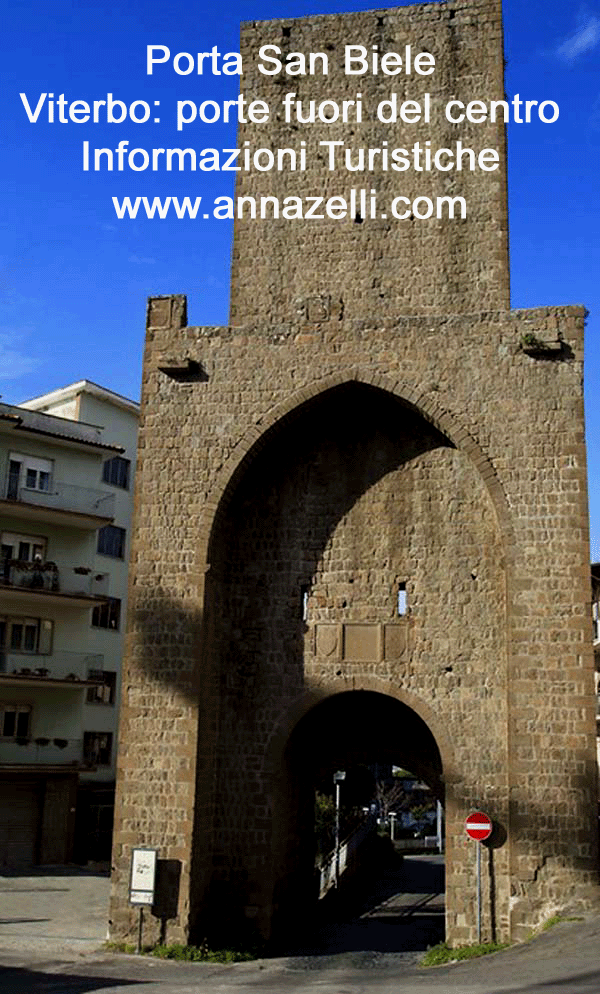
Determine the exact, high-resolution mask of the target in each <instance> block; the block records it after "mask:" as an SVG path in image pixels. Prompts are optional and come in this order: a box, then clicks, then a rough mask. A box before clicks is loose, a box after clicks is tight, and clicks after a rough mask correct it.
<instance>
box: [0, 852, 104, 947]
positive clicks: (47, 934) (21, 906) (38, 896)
mask: <svg viewBox="0 0 600 994" xmlns="http://www.w3.org/2000/svg"><path fill="white" fill-rule="evenodd" d="M27 873H28V875H27V876H17V875H12V874H11V875H10V876H0V953H1V952H2V951H4V950H13V951H17V952H18V951H22V952H27V951H35V952H36V953H37V952H39V953H52V954H53V955H55V956H70V955H77V956H78V955H81V954H89V953H92V952H94V951H96V950H98V949H99V948H100V947H101V946H102V943H103V942H104V941H105V939H106V930H107V919H108V895H109V889H110V878H109V875H108V871H106V872H102V871H97V870H96V871H95V870H89V869H80V868H79V867H74V866H56V867H48V866H45V867H43V868H40V870H39V871H36V870H33V869H32V870H29V871H27Z"/></svg>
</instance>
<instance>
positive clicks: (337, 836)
mask: <svg viewBox="0 0 600 994" xmlns="http://www.w3.org/2000/svg"><path fill="white" fill-rule="evenodd" d="M339 882H340V782H339V780H336V782H335V886H336V888H337V887H338V885H339Z"/></svg>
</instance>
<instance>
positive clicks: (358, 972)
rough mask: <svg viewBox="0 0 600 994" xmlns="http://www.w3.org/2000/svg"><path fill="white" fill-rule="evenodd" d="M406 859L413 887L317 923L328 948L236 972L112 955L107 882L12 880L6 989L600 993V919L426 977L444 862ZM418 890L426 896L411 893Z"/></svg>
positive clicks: (29, 992)
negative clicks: (427, 943)
mask: <svg viewBox="0 0 600 994" xmlns="http://www.w3.org/2000/svg"><path fill="white" fill-rule="evenodd" d="M421 859H423V858H421ZM407 863H408V867H405V868H404V878H403V884H404V887H405V890H404V891H399V890H398V889H397V886H396V885H397V883H398V882H399V881H401V882H402V877H401V876H396V873H397V871H396V870H394V871H391V872H390V873H388V874H384V875H383V877H382V879H381V881H380V883H379V885H378V887H379V895H376V896H375V897H374V896H373V894H369V893H367V892H366V891H365V892H363V893H362V895H360V894H359V895H357V896H356V898H355V900H354V902H353V904H352V905H348V907H347V909H346V911H347V913H346V915H345V916H344V917H345V921H344V922H342V924H341V925H336V926H335V927H334V926H333V925H330V926H329V931H327V926H326V924H324V923H321V925H320V926H319V928H324V929H325V932H320V933H319V932H318V929H317V932H316V933H315V936H314V937H315V939H318V941H319V942H320V946H316V945H315V948H314V949H313V950H312V951H311V954H310V955H309V950H308V949H307V948H304V949H298V950H297V951H296V952H295V954H294V955H293V956H289V957H286V958H280V959H272V960H262V961H257V962H254V963H240V964H236V965H234V966H217V965H211V964H202V963H200V964H180V963H172V962H165V961H161V960H154V959H151V958H147V957H144V958H137V957H134V956H122V955H113V954H107V953H105V952H103V951H102V947H101V943H102V941H103V939H104V929H105V917H104V916H105V912H104V908H105V907H106V900H107V897H108V879H107V878H106V877H104V876H99V875H91V874H89V873H88V874H86V873H80V874H77V875H73V874H72V873H69V872H66V871H65V870H62V871H61V870H57V871H56V872H55V873H54V874H53V875H48V874H45V875H43V876H42V875H41V874H39V875H35V876H30V877H27V878H25V877H2V878H0V908H1V912H0V964H1V966H0V994H37V992H39V994H87V992H97V994H118V992H123V991H124V990H125V989H127V988H133V989H134V990H135V994H192V992H194V994H254V992H256V994H259V992H260V994H262V992H266V994H271V992H273V994H288V992H289V994H367V992H369V994H392V992H394V994H396V992H398V991H403V992H407V994H413V992H414V994H442V992H443V994H512V992H514V994H516V992H523V994H525V992H526V994H588V992H589V994H592V992H593V994H596V992H599V991H600V965H599V963H600V958H599V955H598V954H599V951H600V917H593V918H589V919H588V920H586V921H584V922H569V923H563V924H561V925H558V926H556V927H555V928H554V929H552V930H551V931H549V932H547V933H545V934H543V935H542V936H540V937H539V938H538V939H536V940H534V941H532V942H530V943H526V944H524V945H521V946H517V947H514V948H512V949H509V950H506V951H505V952H502V953H498V954H496V955H495V956H491V957H485V958H484V959H481V960H476V961H473V962H471V963H459V964H455V965H450V966H447V967H441V968H438V969H434V970H427V971H424V970H421V969H420V968H419V967H418V966H417V965H416V963H415V959H416V958H417V957H416V954H415V948H414V947H415V945H416V944H418V942H419V941H422V939H423V935H422V934H421V938H420V939H419V929H420V928H421V927H422V925H423V922H424V921H425V920H426V919H431V923H430V924H432V925H433V924H435V923H436V920H437V919H439V908H440V899H439V896H437V894H438V893H439V892H437V891H436V883H435V882H436V879H437V880H439V871H440V867H439V865H438V866H437V869H436V862H435V860H433V861H431V863H430V866H429V870H425V872H423V869H424V868H423V867H422V866H421V867H419V866H418V864H416V863H412V861H407ZM411 873H412V874H414V876H413V877H411ZM411 886H412V887H416V886H420V887H421V888H422V890H421V891H420V892H417V891H416V890H414V891H412V892H411V891H410V890H409V889H408V888H409V887H411ZM427 888H429V889H427ZM419 893H420V897H419ZM377 897H380V898H381V900H379V901H377ZM436 908H437V909H438V910H437V911H436V910H435V909H436ZM426 909H427V910H426ZM361 923H362V924H361ZM390 928H393V929H394V931H396V930H403V929H404V930H405V938H404V940H403V941H402V942H400V943H396V946H398V945H403V948H402V949H400V951H396V952H390V951H386V950H385V948H377V946H378V944H379V946H380V947H381V946H384V945H385V942H384V941H383V940H382V937H385V936H386V930H387V929H390ZM371 929H372V931H370V930H371ZM411 935H412V938H407V937H410V936H411ZM319 936H320V937H319ZM377 936H379V943H378V939H377ZM387 937H388V939H390V934H389V933H387ZM362 940H365V941H362ZM387 945H388V948H389V945H390V943H389V942H388V943H387ZM373 947H375V948H373Z"/></svg>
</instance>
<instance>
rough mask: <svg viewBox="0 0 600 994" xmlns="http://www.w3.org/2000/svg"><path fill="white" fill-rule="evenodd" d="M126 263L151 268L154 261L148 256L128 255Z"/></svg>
mask: <svg viewBox="0 0 600 994" xmlns="http://www.w3.org/2000/svg"><path fill="white" fill-rule="evenodd" d="M128 261H129V262H133V263H135V265H136V266H153V265H154V263H155V262H156V259H153V258H152V256H148V255H130V256H129V260H128Z"/></svg>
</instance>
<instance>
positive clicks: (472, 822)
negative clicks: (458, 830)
mask: <svg viewBox="0 0 600 994" xmlns="http://www.w3.org/2000/svg"><path fill="white" fill-rule="evenodd" d="M493 827H494V826H493V822H492V819H491V818H490V816H489V815H486V814H485V812H483V811H472V812H471V814H470V815H468V817H467V819H466V821H465V832H466V833H467V835H468V836H469V838H470V839H473V841H474V842H475V843H476V845H477V856H476V859H477V864H476V866H477V942H478V943H479V945H481V917H482V916H481V904H482V902H481V843H482V842H483V841H484V840H485V839H489V837H490V835H491V834H492V829H493Z"/></svg>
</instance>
